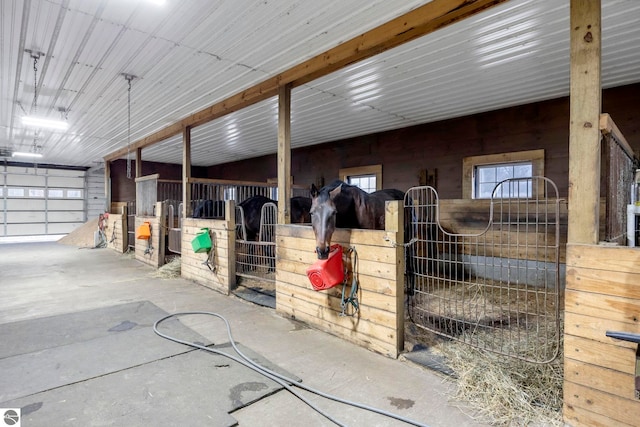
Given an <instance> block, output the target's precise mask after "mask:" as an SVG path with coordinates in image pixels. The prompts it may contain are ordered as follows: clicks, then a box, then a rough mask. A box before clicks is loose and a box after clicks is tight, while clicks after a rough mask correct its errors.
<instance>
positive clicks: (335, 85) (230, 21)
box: [0, 0, 640, 167]
mask: <svg viewBox="0 0 640 427" xmlns="http://www.w3.org/2000/svg"><path fill="white" fill-rule="evenodd" d="M425 3H428V1H427V0H413V1H400V0H394V1H389V0H373V1H372V0H341V1H338V0H333V1H326V2H309V1H302V0H290V1H279V2H265V1H264V0H238V1H233V2H231V1H223V0H217V1H216V0H181V1H178V0H167V2H166V4H165V5H164V6H162V7H159V6H156V5H154V4H152V3H151V2H149V1H148V0H2V1H1V2H0V14H1V16H0V24H1V25H2V27H1V28H0V37H1V39H0V77H1V78H0V147H8V148H11V149H13V150H16V151H17V150H20V151H28V150H31V149H34V147H35V149H36V150H37V151H39V152H41V153H42V154H43V155H44V157H43V159H42V162H43V163H52V164H60V165H69V166H87V167H90V166H94V165H95V164H96V163H97V162H100V161H101V160H102V158H103V157H104V156H105V155H107V154H109V153H112V152H114V151H116V150H118V149H121V148H123V147H126V146H127V143H128V141H129V140H131V141H136V140H138V139H140V138H143V137H145V136H147V135H150V134H153V133H155V132H157V131H159V130H160V129H162V128H164V127H166V126H168V125H170V124H172V123H175V122H177V121H179V120H181V119H183V118H185V117H187V116H189V115H190V114H193V113H194V112H197V111H200V110H202V109H204V108H206V107H208V106H210V105H213V104H215V103H216V102H219V101H221V100H223V99H225V98H227V97H229V96H232V95H234V94H236V93H238V92H240V91H242V90H244V89H247V88H249V87H252V86H254V85H256V84H257V83H259V82H261V81H264V80H266V79H268V78H270V77H272V76H274V75H276V74H277V73H279V72H283V71H285V70H287V69H288V68H290V67H292V66H295V65H297V64H299V63H301V62H303V61H304V60H306V59H309V58H311V57H314V56H315V55H318V54H319V53H322V52H324V51H326V50H328V49H330V48H332V47H335V46H337V45H339V44H340V43H342V42H344V41H347V40H349V39H351V38H353V37H355V36H357V35H359V34H362V33H364V32H366V31H368V30H371V29H373V28H375V27H377V26H379V25H381V24H383V23H385V22H387V21H389V20H391V19H393V18H395V17H397V16H400V15H402V14H403V13H406V12H408V11H409V10H411V9H414V8H416V7H418V6H421V5H423V4H425ZM602 10H603V20H602V22H603V55H602V58H603V59H602V66H603V69H602V82H603V86H604V87H613V86H619V85H625V84H630V83H637V82H640V26H639V25H637V22H640V2H638V1H635V0H602ZM25 49H32V50H36V51H41V52H44V53H45V54H46V55H45V56H44V57H42V58H40V59H39V61H38V79H39V86H38V91H39V97H38V111H39V112H41V113H43V114H48V116H49V117H50V118H61V117H63V116H65V114H61V113H60V112H59V111H58V108H63V109H65V110H68V111H66V119H67V121H68V123H69V129H68V131H65V132H61V131H53V132H52V131H45V130H39V131H38V132H37V138H36V132H35V131H34V130H33V129H29V128H24V127H23V126H22V124H21V121H20V117H21V116H22V115H24V114H25V113H29V110H30V107H31V104H32V101H33V95H34V89H35V87H34V76H33V63H32V60H31V58H30V56H29V54H28V53H26V52H25ZM123 73H127V74H132V75H135V76H136V77H137V78H136V79H134V81H133V82H132V90H131V128H130V130H129V127H128V115H127V82H126V80H125V78H124V76H123V75H122V74H123ZM568 93H569V2H568V1H557V0H510V1H508V2H506V3H504V4H502V5H500V6H497V7H494V8H491V9H489V10H487V11H485V12H483V13H481V14H478V15H476V16H473V17H472V18H469V19H467V20H465V21H462V22H459V23H457V24H454V25H452V26H449V27H446V28H444V29H441V30H439V31H436V32H435V33H432V34H430V35H427V36H425V37H422V38H420V39H417V40H413V41H412V42H410V43H407V44H404V45H402V46H400V47H398V48H395V49H393V50H390V51H387V52H385V53H383V54H380V55H377V56H375V57H373V58H369V59H367V60H365V61H362V62H360V63H356V64H353V65H351V66H349V67H347V68H345V69H343V70H340V71H337V72H335V73H332V74H330V75H328V76H325V77H322V78H320V79H317V80H314V81H312V82H309V83H307V84H305V85H303V86H301V87H298V88H296V89H295V90H294V91H293V94H292V141H291V143H292V146H293V147H304V146H308V145H313V144H318V143H322V142H328V141H333V140H338V139H343V138H349V137H354V136H358V135H363V134H369V133H373V132H379V131H385V130H390V129H397V128H401V127H405V126H411V125H415V124H420V123H427V122H433V121H436V120H442V119H447V118H452V117H458V116H463V115H468V114H474V113H478V112H483V111H489V110H493V109H498V108H505V107H509V106H514V105H519V104H524V103H529V102H535V101H540V100H545V99H550V98H556V97H560V96H566V95H568ZM129 133H130V138H129V137H128V135H129ZM276 139H277V102H276V99H275V98H272V99H269V100H266V101H263V102H261V103H258V104H256V105H253V106H251V107H248V108H245V109H243V110H241V111H238V112H235V113H232V114H230V115H228V116H226V117H222V118H220V119H217V120H214V121H212V122H210V123H207V124H205V125H202V126H199V127H196V128H194V129H193V132H192V163H193V164H194V165H196V166H209V165H214V164H220V163H225V162H229V161H236V160H241V159H245V158H249V157H255V156H261V155H265V154H271V153H274V152H276V149H277V142H276ZM142 156H143V159H144V160H149V161H156V162H168V163H181V161H182V149H181V136H180V135H178V136H175V137H172V138H169V139H167V140H166V141H163V142H161V143H159V144H156V145H154V146H152V147H148V148H145V149H144V150H143V152H142Z"/></svg>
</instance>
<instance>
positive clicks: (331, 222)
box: [310, 186, 342, 259]
mask: <svg viewBox="0 0 640 427" xmlns="http://www.w3.org/2000/svg"><path fill="white" fill-rule="evenodd" d="M314 189H315V187H313V188H312V193H311V196H312V201H311V211H310V214H311V226H312V227H313V232H314V233H315V236H316V253H317V254H318V259H327V258H328V257H329V250H330V248H331V237H332V236H333V232H334V231H335V229H336V213H337V210H336V205H335V203H334V199H335V197H336V196H337V195H338V194H340V191H342V186H338V187H337V188H335V189H334V190H332V191H329V192H326V191H324V192H318V191H317V190H315V191H314Z"/></svg>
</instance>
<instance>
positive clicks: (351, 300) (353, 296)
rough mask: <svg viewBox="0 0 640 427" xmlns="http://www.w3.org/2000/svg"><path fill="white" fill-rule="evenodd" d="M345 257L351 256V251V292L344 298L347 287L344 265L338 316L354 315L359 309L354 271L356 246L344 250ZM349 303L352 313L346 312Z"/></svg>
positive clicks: (347, 277) (355, 266) (356, 265)
mask: <svg viewBox="0 0 640 427" xmlns="http://www.w3.org/2000/svg"><path fill="white" fill-rule="evenodd" d="M345 253H346V254H347V257H349V258H351V253H353V268H352V269H351V292H350V293H349V296H348V297H346V298H345V293H346V289H347V282H348V281H349V271H348V268H347V266H346V265H345V267H344V280H343V282H342V299H341V301H340V307H341V308H342V312H341V313H340V316H342V317H344V316H352V317H353V316H355V315H356V314H357V313H358V310H359V309H360V304H359V303H358V279H357V274H356V272H357V271H358V269H357V267H358V252H356V248H354V247H350V248H349V249H347V250H346V252H345ZM349 305H351V306H352V307H353V313H351V314H347V308H348V307H349Z"/></svg>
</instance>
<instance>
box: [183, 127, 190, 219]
mask: <svg viewBox="0 0 640 427" xmlns="http://www.w3.org/2000/svg"><path fill="white" fill-rule="evenodd" d="M190 179H191V126H185V128H184V129H183V130H182V218H188V217H189V215H191V212H190V207H191V183H190V182H189V180H190Z"/></svg>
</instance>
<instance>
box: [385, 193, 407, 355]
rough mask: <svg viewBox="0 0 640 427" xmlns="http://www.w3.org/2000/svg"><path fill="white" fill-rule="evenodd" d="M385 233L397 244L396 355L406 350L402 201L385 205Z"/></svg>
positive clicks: (393, 201) (391, 201) (395, 290)
mask: <svg viewBox="0 0 640 427" xmlns="http://www.w3.org/2000/svg"><path fill="white" fill-rule="evenodd" d="M385 207H386V209H385V219H384V221H385V227H384V228H385V231H387V232H388V233H390V234H391V236H390V237H391V239H392V240H393V241H394V242H396V247H395V250H396V279H395V289H394V294H395V297H396V306H395V312H394V314H395V317H396V322H395V324H396V325H395V328H396V330H395V333H396V343H395V345H396V355H397V354H398V353H400V352H401V351H402V350H403V349H404V269H405V257H404V245H403V243H404V203H403V202H402V201H401V200H390V201H388V202H386V203H385Z"/></svg>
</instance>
